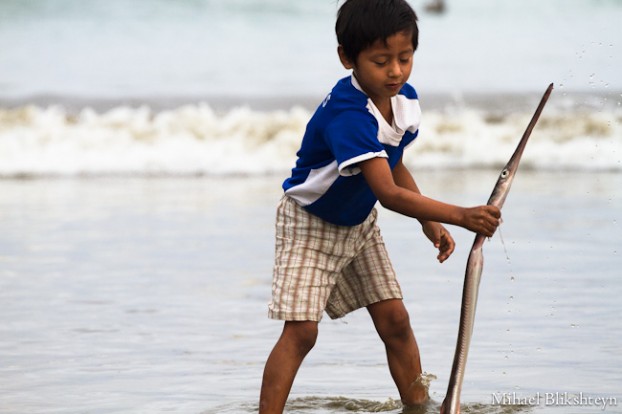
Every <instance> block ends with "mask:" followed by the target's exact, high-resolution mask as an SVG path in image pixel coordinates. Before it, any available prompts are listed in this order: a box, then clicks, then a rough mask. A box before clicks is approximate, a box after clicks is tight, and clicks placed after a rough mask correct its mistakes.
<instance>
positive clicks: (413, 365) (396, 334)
mask: <svg viewBox="0 0 622 414" xmlns="http://www.w3.org/2000/svg"><path fill="white" fill-rule="evenodd" d="M367 310H368V311H369V314H370V315H371V317H372V320H373V321H374V325H375V327H376V331H377V332H378V335H380V338H381V339H382V341H383V342H384V345H385V348H386V351H387V360H388V362H389V370H390V371H391V376H392V377H393V381H395V385H397V389H398V391H399V393H400V397H401V399H402V403H403V404H404V405H414V404H423V403H425V402H426V401H427V400H428V390H427V388H426V387H425V386H424V385H423V384H421V382H420V381H418V379H419V377H420V376H421V372H422V370H421V360H420V357H419V347H418V346H417V342H416V340H415V335H414V334H413V330H412V328H411V326H410V318H409V316H408V311H407V310H406V308H405V307H404V303H403V302H402V300H401V299H389V300H383V301H380V302H377V303H374V304H371V305H369V306H368V307H367Z"/></svg>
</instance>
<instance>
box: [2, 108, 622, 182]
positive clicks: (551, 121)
mask: <svg viewBox="0 0 622 414" xmlns="http://www.w3.org/2000/svg"><path fill="white" fill-rule="evenodd" d="M311 114H312V112H311V111H310V110H308V109H306V108H303V107H298V106H296V107H292V108H291V109H288V110H272V111H258V110H254V109H251V108H250V107H246V106H239V107H234V108H231V109H228V110H226V111H217V110H214V109H213V108H212V107H211V106H209V105H208V104H205V103H197V104H189V105H184V106H180V107H178V108H175V109H170V110H161V111H155V110H152V109H151V108H149V107H148V106H139V107H127V106H118V107H115V108H113V109H110V110H108V111H105V112H97V111H95V110H93V109H90V108H84V109H82V110H80V111H78V112H70V111H67V110H66V109H64V108H63V107H62V106H54V105H52V106H48V107H42V106H36V105H26V106H21V107H17V108H12V109H0V176H2V177H24V176H25V177H38V176H97V175H138V176H151V175H257V174H274V173H278V174H284V173H286V172H287V171H288V170H289V169H290V168H291V167H292V166H293V163H294V161H295V152H296V151H297V149H298V147H299V145H300V139H301V137H302V135H303V133H304V129H305V125H306V123H307V121H308V119H309V118H310V116H311ZM530 118H531V113H530V112H529V113H528V112H527V111H519V112H511V113H499V112H495V111H492V110H482V109H474V108H468V107H466V108H453V109H442V110H424V117H423V123H422V125H421V129H420V135H419V138H418V139H417V141H416V143H415V144H414V145H413V147H412V148H410V149H409V150H408V151H407V153H406V154H405V158H404V160H405V162H406V164H407V165H409V166H411V167H415V168H423V169H457V168H497V167H500V166H502V165H504V164H505V162H506V161H507V159H508V158H509V156H510V155H511V153H512V151H513V150H514V147H515V146H516V144H517V142H518V140H519V138H520V137H521V135H522V133H523V131H524V129H525V127H526V126H527V124H528V122H529V119H530ZM621 154H622V110H621V108H620V106H619V105H618V106H617V107H613V108H611V109H608V110H599V111H589V110H571V111H570V110H564V109H563V108H551V109H550V110H549V108H547V109H545V111H544V113H543V115H542V116H541V118H540V121H539V123H538V125H537V126H536V128H535V130H534V132H533V134H532V137H531V140H530V144H529V145H528V147H527V150H526V152H525V155H524V156H523V162H522V167H523V168H532V169H548V170H565V169H573V170H585V171H603V170H605V171H622V155H621Z"/></svg>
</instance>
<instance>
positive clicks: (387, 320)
mask: <svg viewBox="0 0 622 414" xmlns="http://www.w3.org/2000/svg"><path fill="white" fill-rule="evenodd" d="M376 329H377V330H378V334H379V335H380V337H381V338H382V340H383V341H384V342H387V341H392V340H406V339H409V338H410V337H411V335H412V328H411V326H410V317H409V315H408V311H407V310H406V308H404V307H403V306H402V307H391V308H390V309H387V310H386V311H385V312H383V313H382V315H380V317H379V318H377V320H376Z"/></svg>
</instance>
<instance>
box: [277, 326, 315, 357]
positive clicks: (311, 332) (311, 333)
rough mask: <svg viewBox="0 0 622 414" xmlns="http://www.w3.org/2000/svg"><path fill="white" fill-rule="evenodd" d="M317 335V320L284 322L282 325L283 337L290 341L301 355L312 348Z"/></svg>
mask: <svg viewBox="0 0 622 414" xmlns="http://www.w3.org/2000/svg"><path fill="white" fill-rule="evenodd" d="M317 335H318V327H317V322H312V321H303V322H285V326H284V327H283V338H284V339H286V340H288V341H290V343H291V344H292V345H293V346H295V347H296V349H297V350H298V351H299V352H300V353H301V354H303V355H306V354H307V353H308V352H309V351H310V350H311V349H313V347H314V346H315V342H316V340H317Z"/></svg>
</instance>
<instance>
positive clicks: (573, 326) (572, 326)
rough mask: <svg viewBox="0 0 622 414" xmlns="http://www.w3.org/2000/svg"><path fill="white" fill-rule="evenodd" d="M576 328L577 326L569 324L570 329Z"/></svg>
mask: <svg viewBox="0 0 622 414" xmlns="http://www.w3.org/2000/svg"><path fill="white" fill-rule="evenodd" d="M577 326H579V325H575V324H574V323H571V324H570V327H571V328H576V327H577Z"/></svg>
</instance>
